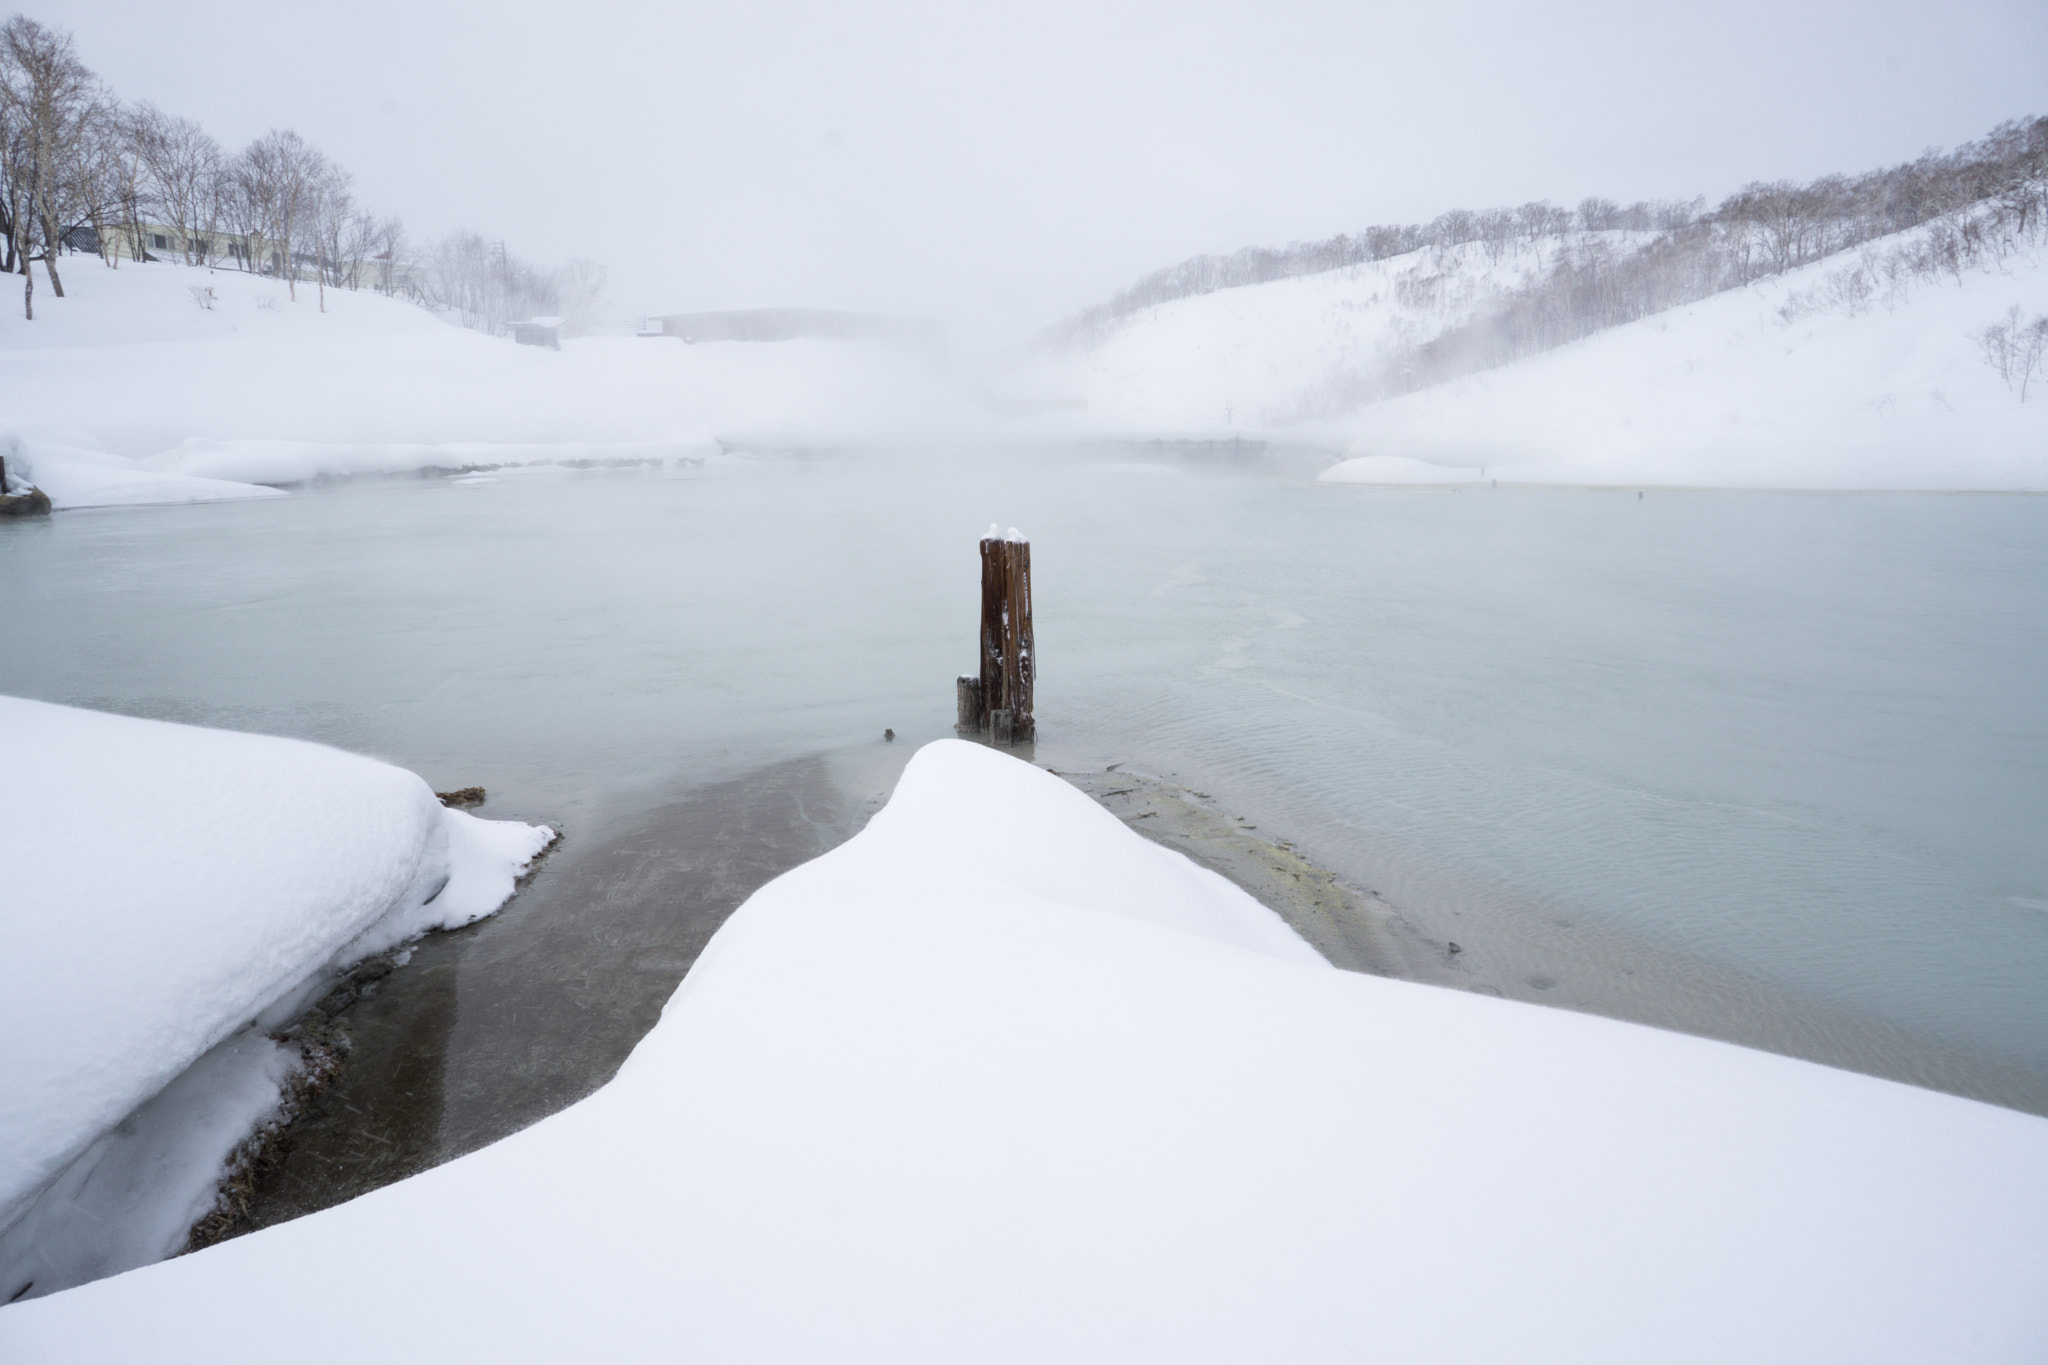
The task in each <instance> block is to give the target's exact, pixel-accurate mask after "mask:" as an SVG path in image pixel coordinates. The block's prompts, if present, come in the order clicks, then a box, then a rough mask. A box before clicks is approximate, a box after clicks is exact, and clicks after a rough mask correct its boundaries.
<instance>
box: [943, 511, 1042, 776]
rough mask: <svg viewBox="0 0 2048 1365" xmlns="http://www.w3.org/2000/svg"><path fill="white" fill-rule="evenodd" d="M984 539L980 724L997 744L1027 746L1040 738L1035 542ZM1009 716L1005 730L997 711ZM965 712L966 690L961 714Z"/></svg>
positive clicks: (1017, 537) (994, 536)
mask: <svg viewBox="0 0 2048 1365" xmlns="http://www.w3.org/2000/svg"><path fill="white" fill-rule="evenodd" d="M995 530H996V528H995V527H993V526H991V527H989V534H988V535H986V536H984V537H983V538H982V541H981V696H980V700H979V703H978V705H977V717H976V721H977V724H976V728H977V729H981V730H986V731H987V732H988V734H989V739H990V741H991V742H992V743H996V744H1029V743H1030V742H1031V741H1032V740H1033V739H1035V738H1037V734H1038V729H1037V724H1036V722H1035V721H1034V720H1033V718H1032V714H1031V701H1032V697H1031V694H1032V685H1033V683H1034V682H1035V681H1036V679H1037V674H1038V651H1037V647H1036V643H1035V641H1034V640H1033V638H1032V633H1031V542H1030V541H1028V540H1025V539H1024V538H1023V537H1022V536H1020V535H1018V534H1017V533H1016V532H1015V531H1011V532H1010V534H1009V535H1008V536H998V535H997V534H996V533H995ZM998 712H1003V713H1006V714H1007V717H1008V720H1007V724H1006V725H1005V727H1004V731H1005V732H1004V733H1001V734H999V733H998V731H997V729H996V725H995V719H994V718H995V716H996V713H998ZM961 714H962V716H963V718H964V716H965V714H966V711H965V700H964V690H963V700H962V712H961Z"/></svg>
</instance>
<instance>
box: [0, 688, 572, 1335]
mask: <svg viewBox="0 0 2048 1365" xmlns="http://www.w3.org/2000/svg"><path fill="white" fill-rule="evenodd" d="M0 731H4V732H5V733H6V734H7V736H8V741H7V744H8V759H7V768H6V776H5V779H4V781H0V828H4V829H6V830H7V833H8V840H9V847H10V848H12V849H14V850H15V851H16V856H15V857H14V859H13V860H12V865H11V869H10V871H9V874H8V879H7V886H6V890H5V892H4V895H0V937H4V940H5V942H6V945H7V946H6V951H5V953H4V954H0V1299H5V1298H6V1297H8V1296H10V1295H12V1294H14V1293H16V1292H17V1291H19V1290H21V1289H22V1288H23V1285H24V1284H25V1283H27V1281H28V1280H29V1279H32V1278H37V1277H40V1278H41V1279H42V1280H43V1281H44V1282H45V1283H46V1284H48V1282H49V1281H50V1280H51V1279H52V1277H53V1272H52V1270H51V1268H50V1267H48V1266H47V1265H44V1264H42V1263H40V1262H39V1260H38V1258H36V1257H35V1256H32V1255H31V1254H30V1253H31V1251H33V1250H35V1248H31V1247H29V1246H27V1245H25V1244H24V1243H23V1238H22V1237H10V1236H9V1235H8V1233H9V1230H10V1228H14V1227H17V1226H18V1225H21V1224H23V1223H24V1222H26V1221H30V1220H34V1221H36V1222H37V1223H38V1224H39V1226H40V1227H41V1232H40V1233H39V1234H38V1237H39V1239H51V1238H54V1237H55V1236H56V1232H55V1225H56V1223H57V1222H59V1221H61V1217H62V1216H66V1211H65V1210H64V1209H57V1210H54V1211H51V1210H43V1211H42V1212H41V1213H38V1212H37V1208H36V1206H37V1204H38V1201H39V1199H40V1197H41V1196H43V1195H44V1193H45V1192H46V1191H48V1190H50V1189H52V1188H53V1182H54V1183H56V1184H62V1185H63V1187H64V1188H63V1190H62V1191H61V1194H62V1198H61V1200H60V1201H59V1202H61V1203H63V1204H64V1205H66V1206H67V1207H68V1206H71V1205H75V1204H77V1203H79V1202H81V1200H80V1189H81V1188H82V1187H83V1185H84V1184H85V1183H86V1182H88V1181H89V1180H90V1178H91V1177H92V1174H93V1172H92V1169H91V1166H92V1164H93V1163H96V1162H100V1161H102V1160H103V1159H104V1158H105V1156H106V1150H107V1145H108V1138H109V1134H110V1132H111V1131H112V1130H113V1129H114V1128H115V1126H116V1125H117V1124H122V1123H123V1121H124V1120H126V1119H128V1118H129V1116H130V1115H131V1114H132V1113H134V1111H135V1110H136V1109H137V1107H138V1106H140V1105H142V1104H143V1103H144V1101H146V1100H149V1099H150V1098H151V1097H152V1096H154V1095H157V1094H158V1093H159V1092H161V1091H163V1090H164V1088H165V1087H166V1085H168V1084H170V1083H171V1082H172V1081H173V1080H174V1079H176V1078H178V1077H179V1076H180V1075H181V1073H184V1072H185V1071H186V1070H187V1068H189V1067H191V1066H192V1065H193V1063H194V1062H195V1061H196V1060H198V1059H199V1058H201V1057H202V1056H208V1055H210V1054H211V1053H212V1052H213V1051H214V1050H215V1049H216V1048H217V1047H220V1046H223V1045H224V1044H226V1043H227V1042H228V1041H229V1040H230V1039H231V1036H234V1035H241V1034H243V1033H244V1032H245V1031H250V1036H249V1037H248V1039H247V1043H246V1046H244V1047H241V1049H240V1054H239V1055H240V1058H241V1060H240V1062H238V1063H223V1064H222V1065H223V1066H225V1071H224V1073H223V1074H224V1076H225V1077H226V1080H225V1081H224V1082H223V1083H224V1084H231V1085H233V1086H240V1087H242V1088H243V1089H244V1090H245V1091H250V1093H252V1094H253V1093H256V1092H260V1091H261V1089H262V1087H263V1084H265V1083H268V1084H269V1086H270V1102H272V1103H274V1102H275V1099H276V1083H277V1080H278V1078H279V1076H280V1075H281V1074H282V1072H281V1071H280V1067H281V1066H282V1065H283V1064H284V1063H283V1062H282V1061H281V1060H280V1058H279V1056H278V1050H277V1048H276V1045H274V1044H271V1043H270V1042H269V1040H268V1039H266V1038H264V1037H263V1036H262V1032H263V1030H264V1029H266V1028H275V1027H277V1026H278V1024H280V1023H282V1022H284V1017H288V1015H289V1013H290V1012H291V1010H292V1007H293V1005H294V1003H295V1001H296V997H297V995H299V994H301V993H303V991H304V990H305V989H306V988H308V987H310V988H312V989H315V990H317V989H319V988H320V986H321V982H322V981H323V980H324V972H325V970H326V969H329V968H338V967H342V966H346V965H348V964H349V963H351V962H354V961H356V960H357V959H359V958H361V957H363V956H365V955H367V954H369V953H373V952H377V951H380V950H381V949H383V948H386V947H389V946H391V945H393V944H396V943H398V942H400V941H402V940H404V939H406V938H409V937H412V936H414V935H417V934H419V933H422V932H424V931H425V930H427V929H431V928H438V927H453V926H456V925H461V924H466V923H469V922H470V921H472V920H475V919H477V918H479V917H481V916H483V915H488V914H490V913H491V912H492V911H494V910H496V909H497V908H498V906H499V905H501V904H502V903H503V902H504V901H505V900H506V899H507V898H508V897H509V896H510V895H511V894H512V890H513V885H514V878H515V877H516V875H517V874H518V872H519V871H520V870H521V869H522V868H523V867H524V866H525V865H526V864H527V862H528V861H529V860H530V859H531V858H532V857H533V856H534V855H535V854H537V853H538V852H539V851H540V849H541V848H542V847H543V846H544V845H545V844H546V843H547V842H548V841H549V840H550V839H551V838H552V837H553V835H552V832H551V831H549V830H547V829H545V828H543V827H540V826H533V825H524V824H517V823H512V822H505V821H485V820H479V819H477V818H475V817H474V816H471V815H468V814H465V813H463V812H460V811H454V810H448V809H444V808H443V807H442V806H441V804H440V802H438V801H437V800H436V799H435V798H434V795H433V793H432V792H431V791H429V790H428V789H427V786H426V784H425V783H424V782H422V781H421V780H420V779H419V778H418V777H416V776H414V775H413V774H411V773H409V772H406V771H404V770H402V769H399V768H394V767H391V766H390V765H388V764H384V763H378V762H376V761H374V760H371V759H367V758H360V757H357V756H355V755H352V754H345V753H341V752H339V751H337V750H334V749H328V748H324V747H322V746H320V745H316V744H308V743H304V742H301V741H298V740H287V739H275V738H270V737H266V736H261V735H248V734H239V733H234V732H229V731H218V730H206V729H200V728H197V727H194V726H188V725H172V724H167V723H164V722H160V721H149V720H137V719H133V718H130V717H125V716H114V715H106V714H102V713H99V712H93V711H82V710H75V709H73V708H70V707H64V706H53V705H50V704H47V703H44V702H35V701H25V700H21V699H17V698H11V697H10V698H0ZM300 1003H302V1002H300ZM252 1086H253V1087H254V1089H253V1090H251V1089H250V1088H251V1087H252ZM200 1098H201V1099H203V1098H204V1097H200ZM256 1098H257V1100H258V1101H259V1103H258V1104H257V1109H258V1112H260V1110H261V1107H262V1105H261V1103H260V1100H261V1095H260V1094H257V1096H256ZM193 1102H194V1103H198V1102H200V1101H199V1100H198V1099H195V1100H194V1101H193ZM239 1137H240V1134H239V1133H230V1134H228V1135H227V1140H228V1144H229V1145H232V1143H233V1142H234V1141H237V1140H239ZM222 1155H224V1153H223V1152H216V1153H214V1154H213V1161H214V1163H215V1168H214V1174H215V1175H217V1172H218V1162H219V1160H220V1158H221V1156H222ZM81 1163H84V1164H83V1165H81ZM159 1174H160V1175H163V1176H165V1177H166V1178H175V1177H178V1176H180V1175H182V1174H183V1173H181V1172H175V1171H174V1172H160V1173H159ZM200 1176H201V1183H202V1185H203V1186H204V1189H203V1190H202V1193H203V1194H204V1195H205V1196H206V1197H207V1199H209V1200H210V1197H211V1179H210V1178H209V1177H208V1173H207V1172H205V1171H201V1172H200ZM85 1202H88V1203H89V1202H90V1201H89V1200H86V1201H85ZM116 1207H117V1208H118V1207H119V1206H118V1205H117V1206H116ZM189 1222H190V1220H189V1219H188V1220H187V1224H186V1225H187V1226H189ZM174 1230H175V1231H176V1232H178V1233H180V1234H182V1231H183V1229H182V1228H175V1229H174ZM169 1249H170V1248H168V1247H166V1248H160V1249H158V1250H157V1251H156V1253H155V1254H157V1255H162V1254H166V1253H167V1251H168V1250H169ZM130 1263H131V1264H132V1263H133V1262H130ZM112 1268H113V1269H122V1268H125V1266H120V1265H116V1266H114V1267H112Z"/></svg>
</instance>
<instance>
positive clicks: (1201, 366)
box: [1020, 223, 2048, 489]
mask: <svg viewBox="0 0 2048 1365" xmlns="http://www.w3.org/2000/svg"><path fill="white" fill-rule="evenodd" d="M1943 226H1944V225H1943V224H1939V223H1937V224H1934V225H1931V226H1928V227H1921V228H1915V229H1912V230H1911V231H1908V232H1904V233H1898V234H1894V235H1892V236H1890V237H1886V238H1880V239H1878V240H1876V241H1873V242H1870V243H1867V244H1866V245H1864V246H1863V247H1862V248H1860V249H1859V250H1857V251H1854V252H1844V253H1841V254H1839V255H1837V256H1834V257H1830V258H1829V259H1827V260H1823V261H1821V262H1818V263H1816V264H1813V265H1808V266H1805V267H1802V268H1799V269H1795V270H1791V271H1788V272H1786V273H1785V274H1782V275H1776V276H1771V277H1768V278H1765V279H1762V280H1759V281H1757V282H1755V283H1753V284H1750V285H1748V286H1746V287H1744V288H1740V289H1734V290H1729V291H1726V292H1723V293H1720V294H1716V295H1714V296H1712V297H1710V298H1707V299H1704V300H1701V301H1699V302H1697V303H1692V304H1688V305H1686V306H1683V307H1679V308H1673V309H1670V310H1667V311H1664V312H1660V313H1656V314H1653V315H1652V316H1650V317H1647V318H1644V319H1642V320H1640V321H1637V322H1633V323H1629V324H1627V325H1625V326H1621V327H1617V328H1613V329H1610V330H1607V331H1604V332H1600V333H1598V334H1596V335H1594V336H1591V337H1588V338H1586V339H1584V340H1581V341H1576V342H1572V343H1570V344H1568V345H1565V346H1562V347H1559V348H1557V349H1554V350H1549V351H1545V352H1541V353H1539V354H1536V355H1533V356H1529V357H1526V358H1523V359H1520V360H1516V361H1514V362H1512V363H1510V364H1507V365H1504V366H1501V367H1499V368H1495V369H1490V370H1481V371H1480V372H1478V373H1471V374H1465V375H1463V376H1461V377H1457V378H1453V379H1450V380H1448V381H1447V382H1443V383H1439V384H1435V385H1431V386H1428V387H1423V388H1420V389H1418V390H1417V391H1415V392H1412V393H1406V394H1401V395H1399V396H1395V397H1390V398H1384V399H1380V400H1378V401H1373V398H1372V393H1373V391H1374V385H1375V384H1376V383H1382V382H1385V376H1387V375H1388V374H1389V373H1390V372H1391V373H1394V374H1395V375H1396V376H1398V374H1399V373H1400V371H1401V369H1402V368H1403V366H1404V365H1406V364H1411V363H1413V364H1420V363H1421V362H1422V361H1423V360H1424V359H1426V358H1427V357H1428V356H1429V355H1430V345H1431V343H1432V342H1433V341H1435V342H1437V344H1438V345H1439V346H1441V345H1442V341H1441V340H1440V339H1442V338H1446V337H1454V336H1456V335H1458V334H1459V332H1460V331H1461V330H1462V331H1464V332H1466V333H1471V332H1478V331H1481V330H1483V329H1484V328H1485V326H1486V325H1487V320H1488V318H1489V315H1490V314H1491V313H1492V312H1493V311H1494V310H1497V309H1499V308H1501V307H1503V306H1504V305H1505V304H1506V303H1508V302H1510V301H1511V300H1513V299H1514V297H1515V291H1516V290H1517V289H1518V287H1520V286H1522V285H1524V284H1526V283H1527V282H1529V281H1530V280H1532V279H1535V278H1537V277H1539V276H1540V274H1541V272H1542V271H1543V270H1544V269H1545V268H1546V267H1548V266H1550V265H1551V264H1553V263H1554V262H1556V261H1557V260H1558V259H1559V258H1560V257H1561V256H1564V255H1566V254H1567V253H1574V252H1576V253H1580V254H1582V255H1583V254H1585V253H1587V252H1588V251H1589V250H1600V249H1605V250H1607V251H1609V253H1610V254H1618V253H1619V252H1621V251H1625V250H1627V249H1628V247H1629V245H1630V238H1631V234H1628V233H1608V234H1584V233H1566V234H1554V235H1551V236H1549V237H1545V238H1539V239H1536V240H1534V241H1532V242H1530V243H1528V244H1526V245H1524V246H1521V247H1519V248H1510V249H1508V250H1507V251H1505V252H1501V253H1497V254H1496V253H1489V252H1488V251H1487V250H1486V249H1485V247H1484V246H1483V245H1482V244H1479V243H1468V244H1465V245H1462V246H1456V247H1451V248H1447V249H1438V248H1424V249H1422V250H1418V251H1413V252H1408V253H1405V254H1403V255H1400V256H1395V257H1391V258H1389V259H1386V260H1383V261H1375V262H1370V263H1367V264H1362V265H1356V266H1350V267H1346V268H1343V269H1339V270H1332V271H1327V272H1324V273H1321V274H1316V275H1309V276H1303V277H1298V278H1292V279H1283V280H1276V281H1273V282H1270V283H1265V284H1257V285H1250V286H1245V287H1242V288H1234V289H1222V290H1217V291H1215V292H1213V293H1208V294H1202V295H1197V296H1195V297H1190V298H1184V299H1177V300H1174V301H1172V302H1169V303H1165V304H1160V305H1157V306H1154V307H1151V308H1148V309H1145V310H1142V311H1140V312H1138V313H1135V314H1133V315H1131V316H1130V317H1128V318H1124V319H1121V320H1119V321H1118V322H1116V323H1114V324H1112V325H1109V326H1106V327H1104V328H1102V329H1100V330H1099V331H1098V332H1097V333H1096V334H1095V335H1093V336H1092V337H1088V338H1083V339H1079V340H1077V341H1076V342H1074V343H1073V344H1071V345H1069V346H1067V347H1065V348H1062V349H1060V350H1057V351H1054V352H1051V353H1048V354H1046V355H1043V356H1041V357H1039V358H1038V359H1036V360H1035V361H1034V362H1033V363H1032V365H1031V366H1029V367H1028V368H1027V369H1026V370H1025V371H1024V372H1023V373H1022V375H1021V376H1020V383H1022V384H1023V385H1025V386H1027V387H1028V388H1029V390H1030V391H1031V392H1033V393H1035V394H1041V395H1046V396H1067V397H1070V398H1074V399H1078V400H1080V401H1081V402H1082V403H1084V404H1085V409H1084V410H1083V412H1082V413H1081V414H1080V416H1079V420H1080V421H1081V422H1083V423H1085V424H1086V425H1087V426H1089V427H1091V428H1094V429H1097V430H1104V431H1117V432H1129V433H1132V434H1138V433H1144V432H1159V431H1199V432H1205V433H1220V432H1225V431H1230V430H1235V431H1236V432H1239V433H1241V434H1243V435H1245V436H1247V437H1266V438H1269V439H1281V440H1296V441H1302V442H1306V443H1310V444H1320V445H1324V446H1326V447H1328V448H1329V449H1331V450H1333V451H1341V452H1344V453H1347V454H1349V455H1351V456H1354V457H1358V459H1357V460H1355V461H1354V462H1352V463H1349V464H1347V465H1346V466H1344V467H1343V468H1342V469H1340V470H1333V471H1331V472H1330V473H1329V474H1328V475H1326V476H1325V477H1326V478H1329V479H1331V480H1334V481H1345V482H1374V483H1379V482H1384V483H1448V482H1459V481H1465V480H1477V479H1479V478H1480V477H1481V470H1482V469H1484V470H1486V471H1487V472H1486V475H1485V477H1487V478H1488V479H1494V478H1500V479H1504V480H1508V481H1518V482H1540V483H1594V484H1623V485H1631V486H1633V485H1638V484H1654V485H1706V486H1746V487H1801V488H1805V487H1813V488H1864V487H1868V488H1939V489H1964V488H1982V489H2048V392H2043V390H2044V389H2048V385H2044V384H2042V383H2041V382H2040V380H2039V379H2038V378H2037V380H2036V384H2035V388H2034V390H2033V391H2032V393H2031V395H2030V397H2031V398H2032V401H2029V402H2026V403H2024V404H2022V402H2021V401H2020V398H2019V395H2018V393H2017V392H2016V387H2015V386H2009V385H2008V384H2007V383H2006V382H2005V381H2004V380H2002V379H2001V378H2000V376H1999V374H1998V373H1997V372H1996V371H1995V370H1994V369H1993V368H1992V367H1991V366H1990V365H1989V364H1988V363H1987V362H1986V359H1985V356H1984V353H1983V351H1982V349H1981V347H1980V345H1979V343H1978V340H1977V336H1978V334H1979V333H1981V331H1982V330H1983V329H1984V328H1985V327H1986V326H1988V325H1992V324H1995V323H1998V322H2000V321H2001V320H2003V319H2004V318H2006V317H2007V316H2008V314H2009V310H2010V309H2012V308H2015V307H2017V308H2018V309H2019V310H2020V315H2021V318H2022V320H2026V319H2031V318H2033V317H2035V316H2038V315H2041V314H2044V313H2048V271H2044V269H2043V262H2044V257H2048V247H2044V245H2043V244H2042V243H2041V242H2040V241H2039V240H2038V238H2036V239H2035V240H2033V241H2031V242H2025V241H2022V242H2017V243H2014V244H2012V245H2011V246H2010V249H2007V250H2004V251H2002V252H2000V251H1994V250H1989V249H1987V250H1985V251H1983V252H1981V253H1980V255H1979V259H1978V260H1977V261H1976V262H1975V263H1960V262H1959V263H1957V264H1956V266H1955V268H1953V269H1950V270H1945V271H1944V272H1943V273H1940V274H1927V273H1916V272H1915V271H1913V270H1911V269H1905V268H1902V267H1900V265H1899V262H1901V261H1905V260H1911V259H1922V258H1924V257H1925V255H1926V250H1925V249H1926V247H1927V243H1928V239H1929V237H1930V234H1934V233H1938V232H1940V231H1942V230H1943ZM1589 239H1591V240H1589ZM1859 272H1860V275H1859Z"/></svg>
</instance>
